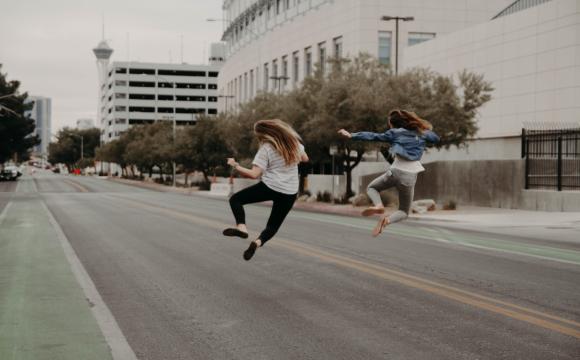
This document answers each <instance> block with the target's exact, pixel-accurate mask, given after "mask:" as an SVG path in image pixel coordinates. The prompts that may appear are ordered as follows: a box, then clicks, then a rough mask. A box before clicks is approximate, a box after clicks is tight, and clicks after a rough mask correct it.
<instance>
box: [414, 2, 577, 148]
mask: <svg viewBox="0 0 580 360" xmlns="http://www.w3.org/2000/svg"><path fill="white" fill-rule="evenodd" d="M579 14H580V1H578V0H553V1H549V2H547V3H544V4H542V5H538V6H535V7H532V8H529V9H527V10H523V11H520V12H517V13H515V14H512V15H508V16H502V17H500V18H497V19H495V20H492V21H487V22H485V23H483V24H480V25H475V26H472V27H469V28H467V29H464V30H461V31H457V32H454V33H451V34H447V35H443V36H440V37H437V39H434V40H431V41H427V42H424V43H421V44H417V45H415V46H412V47H408V48H406V49H405V50H404V55H403V58H404V61H403V63H404V67H405V68H411V67H429V68H431V69H432V70H434V71H437V72H440V73H443V74H446V75H452V74H456V73H457V72H459V71H461V70H463V69H467V70H470V71H473V72H476V73H480V74H483V75H484V77H485V79H486V80H488V81H490V82H491V83H492V85H493V87H494V88H495V90H494V92H493V93H492V96H493V99H492V100H491V101H490V102H489V103H487V104H485V105H484V106H483V107H482V109H481V112H480V115H479V127H480V130H479V132H478V134H477V136H478V137H481V138H490V137H500V136H502V137H503V136H513V135H518V134H519V133H520V132H521V129H522V127H523V126H522V125H523V124H525V123H535V122H536V123H537V122H542V123H545V122H554V123H560V124H562V123H570V122H575V123H577V122H578V114H579V113H580V101H578V99H579V98H580V16H579ZM500 155H501V154H500ZM500 158H502V159H506V157H500Z"/></svg>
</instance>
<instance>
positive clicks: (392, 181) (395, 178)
mask: <svg viewBox="0 0 580 360" xmlns="http://www.w3.org/2000/svg"><path fill="white" fill-rule="evenodd" d="M416 182H417V174H416V173H411V172H407V171H402V170H399V169H389V170H387V172H386V173H384V174H383V175H381V176H379V177H378V178H376V179H374V180H373V181H371V183H370V184H369V186H368V187H367V195H368V196H369V198H370V199H371V201H372V202H373V204H374V205H375V206H381V205H383V201H382V200H381V195H380V194H379V193H380V192H381V191H383V190H387V189H389V188H392V187H396V188H397V191H398V192H399V210H397V211H395V212H394V213H392V214H391V215H390V216H389V223H391V224H392V223H396V222H398V221H401V220H404V219H406V218H407V217H408V216H409V211H410V210H411V203H412V202H413V193H414V192H415V183H416Z"/></svg>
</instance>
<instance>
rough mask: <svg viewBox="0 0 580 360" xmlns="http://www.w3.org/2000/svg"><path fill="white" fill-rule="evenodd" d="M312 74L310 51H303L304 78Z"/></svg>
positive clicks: (308, 49)
mask: <svg viewBox="0 0 580 360" xmlns="http://www.w3.org/2000/svg"><path fill="white" fill-rule="evenodd" d="M311 74H312V49H311V48H306V49H304V77H308V76H310V75H311Z"/></svg>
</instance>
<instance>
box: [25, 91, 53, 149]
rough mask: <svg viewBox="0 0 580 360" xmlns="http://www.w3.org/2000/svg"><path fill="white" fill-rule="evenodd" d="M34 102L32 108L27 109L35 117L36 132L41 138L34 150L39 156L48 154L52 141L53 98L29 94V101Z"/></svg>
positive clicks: (28, 113)
mask: <svg viewBox="0 0 580 360" xmlns="http://www.w3.org/2000/svg"><path fill="white" fill-rule="evenodd" d="M30 102H32V103H34V105H33V107H32V110H30V111H27V112H26V114H27V115H30V117H31V118H32V119H34V123H35V125H36V129H35V130H34V134H35V135H38V137H39V138H40V144H38V145H36V146H35V147H34V148H33V152H34V153H35V154H36V155H39V156H45V155H47V154H48V144H49V143H50V135H51V113H52V100H51V99H50V98H47V97H44V96H29V97H28V98H27V103H30Z"/></svg>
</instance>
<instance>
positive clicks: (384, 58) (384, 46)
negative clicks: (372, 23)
mask: <svg viewBox="0 0 580 360" xmlns="http://www.w3.org/2000/svg"><path fill="white" fill-rule="evenodd" d="M379 62H380V63H381V64H384V65H389V64H390V63H391V32H390V31H379Z"/></svg>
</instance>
